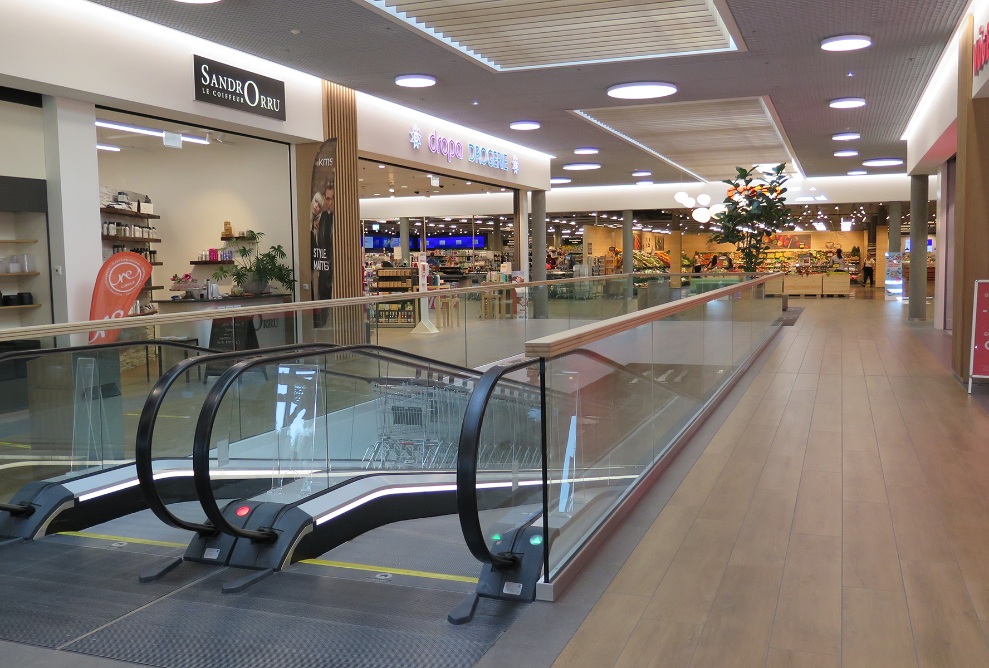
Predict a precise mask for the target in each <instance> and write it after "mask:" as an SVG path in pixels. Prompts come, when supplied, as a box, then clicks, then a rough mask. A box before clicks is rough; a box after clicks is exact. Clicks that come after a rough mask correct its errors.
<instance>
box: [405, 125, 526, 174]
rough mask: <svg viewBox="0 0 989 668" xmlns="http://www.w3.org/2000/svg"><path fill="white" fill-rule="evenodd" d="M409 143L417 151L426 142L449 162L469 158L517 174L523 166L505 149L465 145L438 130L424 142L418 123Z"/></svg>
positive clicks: (431, 149) (410, 134) (431, 151)
mask: <svg viewBox="0 0 989 668" xmlns="http://www.w3.org/2000/svg"><path fill="white" fill-rule="evenodd" d="M409 143H410V144H412V148H413V149H414V150H416V151H418V150H419V149H420V148H422V146H423V144H424V143H425V145H426V148H427V149H428V150H429V152H430V153H435V154H436V155H440V156H443V157H444V158H446V161H447V162H453V161H454V160H467V162H473V163H475V164H478V165H483V166H485V167H491V168H493V169H497V170H501V171H503V172H507V171H508V170H511V171H512V174H515V175H517V174H518V173H519V169H520V168H521V163H520V162H519V159H518V158H517V157H516V156H512V157H511V159H509V157H508V154H507V153H505V152H503V151H496V150H494V149H492V148H488V147H486V146H481V145H480V144H473V143H470V142H468V143H467V145H466V147H465V146H464V143H463V142H462V141H460V140H458V139H452V138H450V137H445V136H443V135H442V134H440V133H438V132H437V131H436V130H433V131H432V132H431V133H430V134H429V137H427V138H426V141H425V142H423V136H422V130H420V129H419V126H417V125H413V126H412V130H411V131H410V132H409Z"/></svg>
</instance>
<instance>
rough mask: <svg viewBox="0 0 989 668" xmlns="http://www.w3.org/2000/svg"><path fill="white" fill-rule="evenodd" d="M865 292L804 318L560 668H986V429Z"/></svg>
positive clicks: (925, 350)
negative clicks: (860, 667) (649, 667)
mask: <svg viewBox="0 0 989 668" xmlns="http://www.w3.org/2000/svg"><path fill="white" fill-rule="evenodd" d="M860 290H861V292H860V293H859V294H858V295H857V296H856V297H855V298H851V299H828V300H800V301H799V303H798V305H799V306H803V307H804V309H805V310H804V312H803V314H802V315H801V317H800V318H799V320H798V322H797V324H796V326H794V327H787V328H784V330H783V332H782V333H781V335H780V340H779V344H778V346H777V347H776V348H775V349H774V350H773V351H772V352H771V353H770V357H769V360H768V362H767V363H766V365H765V366H763V367H762V370H761V372H760V373H759V375H758V377H757V379H756V380H755V382H754V383H753V384H752V385H751V386H750V387H749V388H748V390H747V392H746V394H745V395H744V397H743V398H742V399H741V400H740V402H739V403H738V405H737V406H736V407H735V408H734V410H733V411H732V413H731V414H730V416H729V417H728V419H727V420H726V422H725V423H724V425H723V426H722V428H721V429H720V430H719V432H718V433H717V435H716V436H715V437H714V439H713V440H712V442H711V443H710V445H709V446H708V447H707V449H706V450H705V451H704V453H703V455H701V457H700V459H699V460H698V461H697V463H696V464H695V465H694V467H693V468H692V469H691V471H690V473H689V474H688V475H687V477H686V478H685V480H684V481H683V483H682V484H681V485H680V486H679V488H678V489H677V491H676V493H675V494H674V496H673V498H672V499H671V500H670V502H669V503H668V504H667V506H666V508H665V509H664V510H663V511H662V513H661V514H660V515H659V517H658V518H657V519H656V521H655V523H654V524H653V525H652V527H651V528H650V529H649V531H648V532H647V533H646V535H645V537H644V538H643V540H642V541H641V543H640V544H639V545H638V547H637V548H636V549H635V551H634V552H633V553H632V555H631V557H630V558H629V559H628V560H627V561H626V562H625V564H624V566H623V567H622V568H621V570H620V571H619V572H618V574H617V576H616V577H615V578H614V580H613V581H612V582H611V584H610V586H609V587H608V589H607V591H606V593H605V594H604V595H603V596H602V597H601V599H600V600H599V601H598V603H597V605H596V606H595V607H594V609H593V610H592V612H591V613H590V614H589V616H588V617H587V618H586V619H585V621H584V623H583V624H582V625H581V627H580V629H579V631H578V632H577V633H576V634H575V635H574V637H573V639H572V640H571V641H570V643H569V644H568V645H567V647H566V648H565V649H564V651H563V652H562V653H561V654H560V656H559V658H558V659H557V662H556V664H555V665H556V666H560V667H561V668H562V667H566V668H573V667H575V666H589V667H594V668H602V667H607V666H621V667H633V666H634V667H636V668H641V667H644V666H662V667H663V668H674V667H677V666H711V667H719V668H723V667H726V666H742V667H746V668H747V667H750V666H771V667H773V668H779V667H783V666H814V667H825V666H827V667H831V666H863V667H868V668H878V667H880V666H891V667H895V668H903V667H906V666H923V667H927V666H930V667H934V666H938V667H942V666H943V667H951V668H956V667H961V666H979V667H983V668H984V667H986V666H989V645H987V641H986V632H987V630H989V416H987V414H986V412H984V410H983V409H982V408H980V407H979V406H978V405H977V403H976V402H974V401H973V400H971V399H970V398H969V397H968V395H966V394H965V392H964V391H963V389H962V388H961V386H960V385H959V384H958V383H957V382H956V381H955V380H953V378H952V376H951V373H950V370H949V369H947V368H946V367H945V365H944V363H943V361H942V357H943V355H939V350H938V346H942V347H943V343H944V341H945V339H944V337H943V336H942V335H941V333H939V332H934V331H933V328H932V327H931V325H930V323H909V322H907V318H906V307H905V306H903V305H902V304H899V303H896V302H886V301H884V300H883V299H882V297H881V294H882V291H881V290H876V291H872V290H865V289H860ZM871 295H875V297H874V298H872V297H871ZM791 303H794V302H791ZM932 341H933V342H934V343H933V344H932ZM983 391H984V390H983Z"/></svg>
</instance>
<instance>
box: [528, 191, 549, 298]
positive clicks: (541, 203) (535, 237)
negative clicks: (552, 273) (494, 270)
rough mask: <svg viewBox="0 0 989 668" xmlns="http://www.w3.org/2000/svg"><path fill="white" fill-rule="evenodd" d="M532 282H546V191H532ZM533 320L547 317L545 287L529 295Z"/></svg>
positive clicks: (536, 289)
mask: <svg viewBox="0 0 989 668" xmlns="http://www.w3.org/2000/svg"><path fill="white" fill-rule="evenodd" d="M530 231H531V233H532V276H530V280H532V281H545V280H546V191H545V190H533V191H532V227H531V228H530ZM530 303H531V304H532V311H531V312H530V313H529V315H530V317H533V318H546V317H548V315H549V292H548V290H547V289H546V287H545V286H544V287H541V288H533V290H532V293H531V295H530Z"/></svg>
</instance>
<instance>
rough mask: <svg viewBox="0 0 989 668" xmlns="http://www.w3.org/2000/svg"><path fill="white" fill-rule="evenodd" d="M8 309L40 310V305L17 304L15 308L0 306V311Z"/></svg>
mask: <svg viewBox="0 0 989 668" xmlns="http://www.w3.org/2000/svg"><path fill="white" fill-rule="evenodd" d="M8 308H41V304H17V305H15V306H0V310H3V309H8Z"/></svg>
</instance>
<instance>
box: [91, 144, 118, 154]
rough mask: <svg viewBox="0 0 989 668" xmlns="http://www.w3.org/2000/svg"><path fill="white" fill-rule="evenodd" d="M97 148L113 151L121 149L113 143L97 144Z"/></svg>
mask: <svg viewBox="0 0 989 668" xmlns="http://www.w3.org/2000/svg"><path fill="white" fill-rule="evenodd" d="M96 150H98V151H113V152H114V153H116V152H118V151H120V147H119V146H113V145H111V144H97V145H96Z"/></svg>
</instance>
